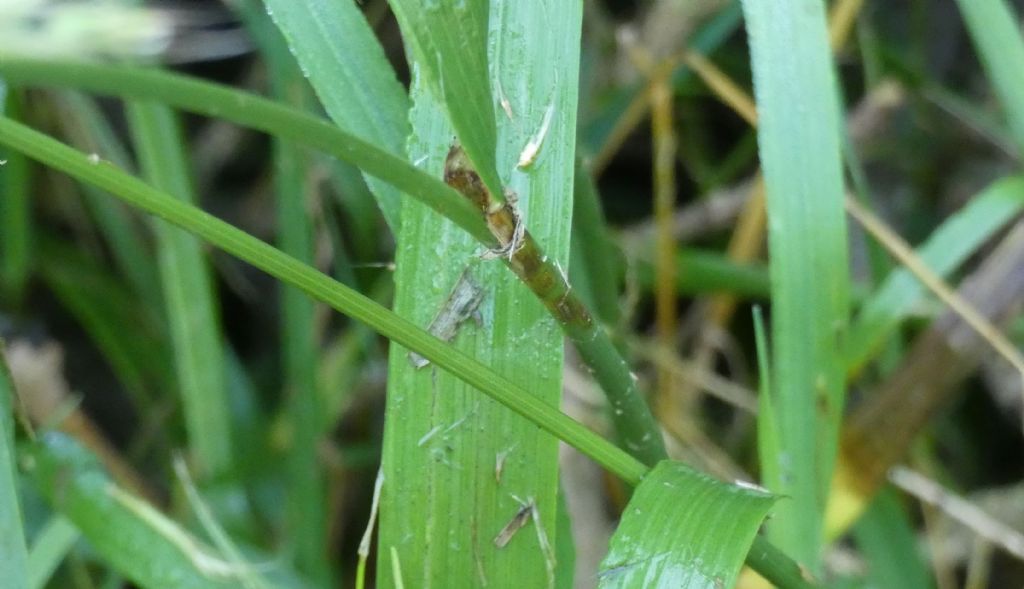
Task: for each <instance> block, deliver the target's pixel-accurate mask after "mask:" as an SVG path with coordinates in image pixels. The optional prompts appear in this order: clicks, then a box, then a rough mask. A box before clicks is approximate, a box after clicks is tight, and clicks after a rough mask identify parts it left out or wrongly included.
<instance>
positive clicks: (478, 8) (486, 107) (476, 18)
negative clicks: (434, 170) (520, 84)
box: [389, 0, 576, 199]
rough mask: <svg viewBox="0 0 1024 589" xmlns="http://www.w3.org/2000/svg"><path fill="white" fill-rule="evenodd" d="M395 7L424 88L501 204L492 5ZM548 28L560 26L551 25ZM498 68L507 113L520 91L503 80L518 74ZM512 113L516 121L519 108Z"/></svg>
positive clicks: (471, 1)
mask: <svg viewBox="0 0 1024 589" xmlns="http://www.w3.org/2000/svg"><path fill="white" fill-rule="evenodd" d="M389 4H390V5H391V9H392V10H393V11H394V13H395V16H396V17H397V18H398V23H399V25H400V26H401V28H402V34H403V38H404V39H405V41H406V43H408V45H409V47H410V48H411V49H412V51H411V53H412V55H411V56H410V57H411V58H413V59H415V61H416V63H417V64H418V67H419V69H420V76H421V78H422V80H423V82H424V83H425V84H426V86H427V87H428V88H429V89H430V91H431V93H432V94H433V95H434V96H435V98H436V99H437V101H438V104H440V105H442V108H443V109H444V110H445V111H446V112H447V113H448V120H449V121H451V125H452V127H453V128H454V129H455V134H456V135H457V136H458V138H459V141H460V142H461V143H462V147H463V149H465V150H466V153H467V154H468V155H469V159H470V160H472V162H473V165H474V167H475V168H476V170H477V172H478V173H479V174H480V177H481V178H482V179H483V181H484V184H485V185H486V186H487V188H488V189H489V190H490V191H491V194H494V195H498V198H499V199H500V198H501V197H502V196H501V195H502V194H503V191H502V189H503V185H502V174H499V170H498V162H500V161H501V158H500V157H498V156H497V155H496V153H495V147H496V146H497V145H498V134H497V131H496V127H495V120H494V107H495V103H494V97H493V95H492V93H491V85H490V84H487V83H485V81H486V80H491V79H492V77H491V75H489V69H488V67H487V60H488V53H489V51H488V50H489V49H490V48H489V47H488V22H489V21H488V13H489V11H490V8H491V6H490V1H489V0H457V1H455V0H432V1H431V2H427V3H423V2H420V1H419V0H390V1H389ZM495 6H498V5H497V4H495ZM493 22H497V19H494V21H493ZM548 24H552V25H554V24H557V23H554V22H553V21H549V22H548ZM492 30H493V29H492ZM494 41H495V42H496V43H498V46H497V47H495V49H494V52H495V55H500V54H501V53H503V52H504V51H505V49H504V48H503V47H501V43H502V42H503V40H502V38H501V37H498V38H497V39H494ZM496 65H497V68H498V71H497V72H496V73H494V78H493V80H494V81H495V82H496V83H495V84H494V88H495V90H496V93H497V95H498V96H497V98H498V100H499V101H500V102H501V104H502V106H503V108H505V107H510V105H511V100H514V99H515V97H514V96H513V95H512V94H513V93H514V92H515V91H516V90H515V89H513V88H509V89H507V90H508V92H509V94H508V95H506V94H505V93H504V91H503V90H502V88H503V86H502V85H501V78H502V76H503V75H512V76H515V74H516V72H514V71H513V72H502V71H501V63H500V62H498V63H497V64H496ZM510 67H511V66H510ZM575 79H576V78H575V76H573V77H572V78H571V79H570V80H564V81H563V83H564V84H565V85H571V86H575ZM552 96H553V95H552ZM511 112H512V113H513V115H512V116H513V117H515V116H516V115H515V109H514V108H511Z"/></svg>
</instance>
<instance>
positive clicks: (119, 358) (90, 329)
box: [38, 197, 174, 405]
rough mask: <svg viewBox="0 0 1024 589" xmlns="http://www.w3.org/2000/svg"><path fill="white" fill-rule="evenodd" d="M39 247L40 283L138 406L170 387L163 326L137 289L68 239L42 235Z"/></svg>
mask: <svg viewBox="0 0 1024 589" xmlns="http://www.w3.org/2000/svg"><path fill="white" fill-rule="evenodd" d="M108 198H109V197H108ZM40 246H41V247H40V248H39V254H38V255H39V275H40V277H41V278H42V280H43V282H44V283H45V284H46V286H47V288H49V289H50V291H51V292H52V293H53V295H54V296H56V297H57V300H58V301H60V303H61V305H62V306H63V307H64V309H65V310H67V312H68V313H70V314H71V316H72V317H73V318H74V319H75V321H77V322H78V324H79V325H80V326H81V327H82V329H83V330H85V332H86V333H87V334H88V335H89V337H90V338H92V340H93V342H94V343H95V345H96V347H97V348H98V349H99V350H100V352H101V353H102V354H103V356H104V358H105V360H106V361H107V363H109V365H110V367H111V369H113V371H114V374H116V375H117V378H118V380H119V381H120V382H121V383H122V384H123V385H124V387H125V389H126V390H127V391H128V393H130V394H131V395H132V398H133V400H134V401H136V402H137V403H139V404H140V405H141V404H142V403H143V402H146V401H151V400H153V399H154V398H156V397H157V395H158V394H159V393H161V392H164V391H167V392H169V391H171V390H173V389H171V388H170V386H169V385H172V384H173V383H174V373H173V371H172V369H171V366H170V364H169V359H170V358H171V357H172V353H171V350H170V349H169V347H168V346H167V345H166V343H165V342H166V339H165V337H166V333H165V331H164V329H163V325H162V323H161V322H160V321H159V319H158V318H156V317H154V316H153V315H152V312H151V310H150V309H148V308H146V306H145V305H144V304H141V303H140V301H139V299H138V297H137V295H136V293H134V292H133V291H132V290H131V289H130V288H128V287H127V286H126V285H125V284H124V283H123V282H121V281H120V280H118V279H117V277H115V276H113V275H111V274H110V273H109V272H108V271H107V270H106V269H105V268H104V267H103V266H102V265H100V264H99V263H98V262H96V261H95V260H93V259H92V258H90V257H89V256H87V255H85V254H83V253H82V252H80V251H78V250H77V249H75V248H74V247H72V246H71V245H70V244H66V243H63V242H59V241H54V240H43V242H42V243H41V244H40ZM140 341H145V342H149V344H148V345H145V346H140V345H138V343H139V342H140Z"/></svg>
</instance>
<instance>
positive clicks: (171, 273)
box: [128, 102, 232, 477]
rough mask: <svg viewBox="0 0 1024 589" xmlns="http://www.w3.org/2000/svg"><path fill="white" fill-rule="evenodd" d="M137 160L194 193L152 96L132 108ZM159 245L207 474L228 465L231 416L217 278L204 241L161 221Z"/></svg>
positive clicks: (196, 452) (170, 317)
mask: <svg viewBox="0 0 1024 589" xmlns="http://www.w3.org/2000/svg"><path fill="white" fill-rule="evenodd" d="M128 118H129V121H130V123H131V129H132V133H133V135H134V139H135V147H136V150H137V151H138V156H139V160H140V162H139V163H140V167H141V169H142V170H143V172H144V174H145V175H146V176H147V177H148V178H149V179H150V180H151V181H152V182H153V184H154V185H155V186H158V187H160V188H161V189H163V190H165V191H167V192H169V193H170V194H173V195H175V196H177V197H178V198H180V199H182V200H184V201H185V202H189V203H193V202H195V201H196V199H195V195H194V193H193V188H192V183H191V180H190V175H189V170H188V158H187V156H186V155H185V152H184V138H183V137H182V136H181V130H180V128H179V127H178V124H177V120H176V119H175V115H174V113H173V112H171V111H170V110H169V109H168V108H167V107H165V106H162V105H159V104H155V103H144V102H139V103H133V104H130V105H129V108H128ZM156 235H157V244H158V245H157V251H158V263H159V266H160V275H161V284H162V287H163V294H164V302H165V305H166V316H167V323H168V325H169V328H170V334H171V343H172V346H173V350H174V361H175V371H176V373H177V377H178V388H179V394H180V395H181V401H182V407H183V409H184V414H185V425H186V430H187V432H188V442H189V446H190V448H191V451H192V456H193V458H195V459H196V461H197V462H198V464H197V468H198V470H199V472H200V473H201V474H202V476H204V477H212V476H217V475H220V474H224V473H225V472H227V471H229V470H230V469H231V464H232V460H231V459H232V444H231V417H230V415H231V414H230V411H229V409H228V400H227V387H226V385H225V380H224V379H225V370H226V369H225V365H224V349H223V347H222V343H221V342H222V337H221V331H220V318H219V310H218V308H217V304H216V299H215V298H214V292H213V282H212V277H211V275H210V269H209V267H208V264H207V260H206V258H205V256H204V255H203V252H202V249H201V248H200V245H199V241H198V240H197V239H196V238H195V237H194V236H192V235H189V234H188V233H186V232H185V231H183V230H181V229H179V228H177V227H171V226H170V225H168V224H166V223H164V222H162V221H157V223H156Z"/></svg>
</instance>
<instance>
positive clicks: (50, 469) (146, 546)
mask: <svg viewBox="0 0 1024 589" xmlns="http://www.w3.org/2000/svg"><path fill="white" fill-rule="evenodd" d="M25 458H26V459H27V460H29V461H30V462H29V464H30V469H29V471H30V475H31V476H32V478H33V480H34V481H35V484H36V486H37V487H38V488H39V490H40V491H41V492H42V494H43V495H44V496H45V497H46V498H47V499H48V500H49V501H50V503H51V504H52V505H53V507H54V509H56V510H57V511H59V512H60V513H62V514H63V515H64V516H66V517H67V518H68V519H69V520H71V521H72V522H73V523H74V525H75V526H76V527H77V528H78V529H79V530H80V531H81V532H82V535H83V536H84V537H85V538H86V539H88V540H89V544H90V546H92V548H93V549H94V550H95V551H96V552H97V553H98V554H99V555H100V556H101V557H102V558H103V560H104V562H106V563H108V564H109V565H110V566H111V567H112V568H113V569H114V570H115V571H117V572H118V573H120V574H122V575H124V576H125V577H126V578H128V579H130V580H131V581H132V582H134V583H137V584H138V585H140V586H141V587H145V588H152V589H176V588H181V589H185V588H188V589H206V588H215V587H239V586H240V581H239V579H238V574H237V572H236V571H234V570H233V569H232V567H231V565H230V563H228V562H227V561H224V560H223V559H221V558H220V557H219V556H217V555H215V554H213V553H212V552H211V551H210V550H209V549H208V548H206V547H204V546H202V545H201V544H200V543H199V542H198V541H197V540H196V539H195V538H193V537H192V536H191V535H189V534H188V532H186V531H185V530H183V529H182V528H180V527H179V526H178V525H177V524H176V523H174V522H173V521H171V520H169V519H167V518H166V517H165V516H164V515H162V514H161V513H160V512H158V511H157V510H155V509H154V508H153V507H151V506H150V505H149V504H148V503H146V502H145V501H143V500H141V499H138V498H136V497H135V496H133V495H131V494H129V493H127V492H126V491H124V490H122V489H120V488H118V487H117V486H116V485H115V484H114V483H113V482H112V481H111V480H110V478H109V477H108V476H107V475H106V473H105V472H103V469H102V467H100V466H99V463H98V462H97V461H96V459H95V457H93V456H92V455H91V454H89V453H88V452H87V451H86V450H85V449H83V448H82V447H81V446H79V445H78V444H77V442H75V441H73V440H72V439H71V438H69V437H67V436H65V435H63V434H59V433H56V432H51V433H47V434H44V435H43V436H42V437H41V438H40V439H39V440H38V442H37V443H36V444H33V445H32V446H30V447H29V448H28V449H27V450H26V451H25Z"/></svg>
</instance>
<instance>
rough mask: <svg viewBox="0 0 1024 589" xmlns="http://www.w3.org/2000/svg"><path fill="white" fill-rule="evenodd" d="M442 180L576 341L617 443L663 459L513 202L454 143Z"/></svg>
mask: <svg viewBox="0 0 1024 589" xmlns="http://www.w3.org/2000/svg"><path fill="white" fill-rule="evenodd" d="M445 181H446V182H447V183H448V184H449V185H450V186H453V187H455V188H456V189H457V190H458V191H459V192H461V193H462V194H463V195H465V197H466V198H467V199H469V200H470V201H471V202H472V203H473V204H474V206H476V207H477V208H478V209H479V210H480V213H481V215H483V216H484V217H485V218H486V220H487V226H488V227H489V228H490V230H491V233H492V234H493V235H494V236H495V238H497V240H498V242H499V243H500V244H501V247H500V248H499V249H498V250H497V251H496V255H501V256H502V257H503V258H504V259H505V260H506V262H507V263H508V266H509V268H511V269H512V271H513V272H515V273H516V275H517V276H519V278H520V279H521V280H522V281H523V283H525V284H526V285H527V286H528V287H529V288H530V290H532V291H533V293H534V294H535V295H537V298H538V299H540V301H541V302H542V303H543V304H544V306H546V307H547V308H548V311H549V312H550V313H551V314H552V315H553V316H554V317H555V319H556V320H557V321H558V323H559V324H560V325H561V326H562V329H563V330H564V331H565V334H566V336H568V338H569V339H570V340H571V341H572V342H573V344H575V345H576V348H577V350H578V351H579V353H580V356H581V357H582V358H583V360H584V362H586V364H587V366H589V367H590V368H591V370H593V371H594V377H595V378H596V379H597V381H598V383H599V384H600V385H601V388H603V389H604V391H605V394H606V395H608V401H609V404H610V405H611V410H612V420H613V422H614V423H615V428H616V433H617V435H618V437H619V440H620V441H621V443H622V445H623V446H624V447H625V448H626V449H627V450H628V451H630V452H631V453H633V455H634V456H636V457H637V458H639V459H640V460H641V461H642V462H644V463H645V464H647V465H653V464H656V463H657V462H658V461H659V460H662V459H664V458H665V457H666V453H665V445H664V441H663V440H662V437H661V431H660V429H659V428H658V425H657V423H656V422H655V421H654V417H653V416H652V414H651V411H650V409H649V408H648V407H647V403H646V401H645V400H644V398H643V396H642V395H641V394H640V391H639V389H638V388H637V386H636V378H635V376H634V375H633V374H632V373H631V372H630V370H629V366H628V365H627V364H626V362H625V360H623V359H622V356H621V355H619V353H618V350H616V349H615V346H614V344H612V342H611V338H609V337H608V334H607V333H606V332H604V331H603V329H602V328H601V326H600V325H598V324H597V323H596V322H595V321H594V319H593V318H592V317H591V316H590V312H589V311H588V310H587V308H586V306H585V305H584V304H583V302H582V301H581V300H580V298H579V297H578V296H577V295H576V293H574V292H573V291H572V287H571V286H570V285H569V283H568V282H567V280H566V277H565V273H564V272H563V271H562V269H561V268H560V267H558V266H557V265H555V264H554V263H553V262H552V261H551V260H549V259H548V257H547V256H545V255H544V254H543V252H542V251H541V249H540V246H538V245H537V243H536V242H535V241H534V239H533V237H532V236H531V235H530V233H529V231H526V229H525V227H524V226H523V222H522V219H520V218H519V216H518V213H517V212H516V209H515V208H514V205H512V204H508V203H506V204H504V205H502V204H499V203H496V202H495V201H493V200H492V199H491V195H490V192H489V191H488V190H487V188H486V187H485V186H484V184H483V182H481V180H480V177H479V176H477V174H476V172H475V171H474V169H473V167H472V164H471V163H470V162H469V160H468V158H466V157H465V154H464V153H463V152H462V150H461V149H460V148H459V147H458V146H453V147H452V149H451V151H450V152H449V154H448V161H447V163H446V164H445Z"/></svg>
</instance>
